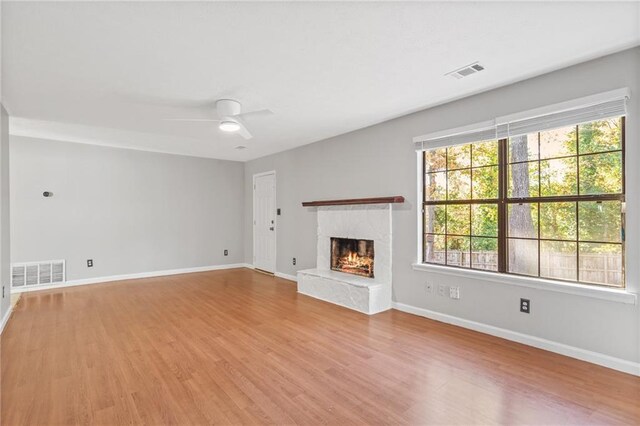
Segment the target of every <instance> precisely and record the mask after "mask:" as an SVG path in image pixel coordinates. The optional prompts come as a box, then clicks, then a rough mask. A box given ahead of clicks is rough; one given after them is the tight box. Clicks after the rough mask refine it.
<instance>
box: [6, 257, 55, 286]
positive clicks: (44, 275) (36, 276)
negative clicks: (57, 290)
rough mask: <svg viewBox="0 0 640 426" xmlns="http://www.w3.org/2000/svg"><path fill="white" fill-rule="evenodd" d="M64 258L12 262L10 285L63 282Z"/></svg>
mask: <svg viewBox="0 0 640 426" xmlns="http://www.w3.org/2000/svg"><path fill="white" fill-rule="evenodd" d="M64 273H65V263H64V260H45V261H42V262H28V263H14V264H13V265H11V286H12V287H15V288H20V287H34V286H40V285H55V284H62V283H64Z"/></svg>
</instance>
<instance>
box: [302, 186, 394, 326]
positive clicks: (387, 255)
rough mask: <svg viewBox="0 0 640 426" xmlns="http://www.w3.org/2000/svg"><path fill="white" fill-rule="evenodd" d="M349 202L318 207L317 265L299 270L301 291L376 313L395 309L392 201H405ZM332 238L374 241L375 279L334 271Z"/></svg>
mask: <svg viewBox="0 0 640 426" xmlns="http://www.w3.org/2000/svg"><path fill="white" fill-rule="evenodd" d="M396 198H402V197H396ZM375 200H378V199H375ZM385 200H386V199H385ZM348 201H351V202H350V203H348V204H347V205H319V206H318V207H317V208H318V241H317V263H316V268H314V269H306V270H302V271H298V276H297V280H298V292H299V293H302V294H306V295H308V296H312V297H315V298H317V299H321V300H325V301H327V302H331V303H335V304H337V305H341V306H345V307H347V308H351V309H354V310H356V311H359V312H363V313H366V314H376V313H378V312H383V311H386V310H388V309H391V288H392V278H391V265H392V262H391V245H392V232H391V230H392V229H391V212H392V208H391V206H392V204H391V202H401V201H391V202H387V203H374V204H369V203H364V204H356V203H354V201H355V200H348ZM363 201H364V200H363ZM402 201H404V199H402ZM327 203H328V202H327ZM307 204H309V203H307ZM303 205H304V204H303ZM331 237H340V238H352V239H365V240H373V242H374V250H375V260H374V268H373V270H374V278H367V277H362V276H358V275H353V274H347V273H343V272H338V271H333V270H331Z"/></svg>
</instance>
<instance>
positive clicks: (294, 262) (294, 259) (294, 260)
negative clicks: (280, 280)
mask: <svg viewBox="0 0 640 426" xmlns="http://www.w3.org/2000/svg"><path fill="white" fill-rule="evenodd" d="M293 264H294V265H295V264H296V258H295V257H294V258H293Z"/></svg>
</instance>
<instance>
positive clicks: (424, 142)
mask: <svg viewBox="0 0 640 426" xmlns="http://www.w3.org/2000/svg"><path fill="white" fill-rule="evenodd" d="M496 130H497V129H496V126H495V122H494V121H493V120H492V121H490V122H484V123H480V124H476V125H471V126H466V127H459V128H457V129H451V130H447V131H444V132H437V133H431V134H429V135H424V136H423V137H418V138H414V142H415V147H416V150H417V151H423V150H425V149H433V148H440V147H443V146H453V145H462V144H465V143H470V142H480V141H488V140H492V139H496Z"/></svg>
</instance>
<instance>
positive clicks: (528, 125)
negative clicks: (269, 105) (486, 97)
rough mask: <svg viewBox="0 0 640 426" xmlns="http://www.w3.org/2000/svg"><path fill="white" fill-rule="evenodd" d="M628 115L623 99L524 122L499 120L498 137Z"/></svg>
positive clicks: (524, 120)
mask: <svg viewBox="0 0 640 426" xmlns="http://www.w3.org/2000/svg"><path fill="white" fill-rule="evenodd" d="M626 113H627V108H626V99H625V98H623V99H618V100H615V101H609V102H604V103H601V104H597V105H590V106H586V107H582V108H577V109H572V110H568V111H560V112H556V113H552V114H546V115H541V116H538V117H531V118H526V119H522V120H515V121H507V122H503V123H500V122H499V119H498V120H497V121H498V122H497V135H498V138H500V139H502V138H508V137H510V136H518V135H526V134H529V133H536V132H542V131H544V130H551V129H558V128H560V127H565V126H575V125H576V124H582V123H588V122H590V121H597V120H604V119H607V118H612V117H620V116H622V115H626Z"/></svg>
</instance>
